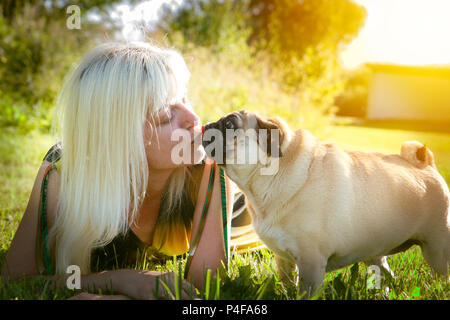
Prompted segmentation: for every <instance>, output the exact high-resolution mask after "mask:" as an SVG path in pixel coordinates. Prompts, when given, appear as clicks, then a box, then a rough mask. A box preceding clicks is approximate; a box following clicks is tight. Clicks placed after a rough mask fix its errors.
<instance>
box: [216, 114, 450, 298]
mask: <svg viewBox="0 0 450 320" xmlns="http://www.w3.org/2000/svg"><path fill="white" fill-rule="evenodd" d="M234 114H235V115H238V116H239V118H240V120H241V121H240V127H241V128H242V129H244V130H245V129H249V127H248V126H250V125H251V126H255V123H257V124H259V126H261V124H262V125H263V126H264V124H267V123H270V124H274V125H275V128H277V129H278V130H279V131H280V136H281V137H282V139H281V146H280V151H281V154H282V156H281V157H280V158H279V159H277V160H278V161H279V170H278V172H277V173H276V174H274V175H260V174H258V173H255V172H257V171H255V170H254V169H255V166H261V164H251V165H242V164H225V165H224V168H225V171H226V173H227V175H228V176H229V177H230V178H231V179H232V180H233V181H234V182H235V183H236V184H237V185H238V186H239V188H240V189H241V190H242V191H243V192H244V193H245V195H246V197H247V199H248V200H249V209H250V212H251V214H252V219H253V227H254V229H255V231H256V233H257V234H258V236H259V237H260V238H261V240H263V241H264V243H265V244H266V245H267V247H268V248H270V249H271V250H272V251H274V253H275V255H276V260H277V264H278V267H279V271H280V275H281V276H282V278H284V279H285V280H286V279H291V280H292V278H291V275H292V270H293V268H295V265H297V267H298V269H299V275H300V276H299V279H298V284H299V285H300V290H301V291H306V292H308V294H311V293H312V292H314V291H315V290H316V289H317V288H318V287H319V286H320V284H321V282H322V281H323V278H324V274H325V272H327V271H332V270H335V269H338V268H341V267H344V266H347V265H350V264H353V263H356V262H359V261H369V263H371V264H377V265H379V266H383V267H385V268H386V269H388V270H389V266H388V265H387V262H386V258H385V256H386V255H388V254H392V253H395V252H398V251H401V250H405V249H407V248H408V247H409V246H410V245H412V244H420V246H421V248H422V252H423V255H424V257H425V259H426V261H427V262H428V263H429V265H430V266H431V267H432V269H433V270H434V271H436V272H437V273H439V274H441V275H445V276H448V272H449V269H448V268H449V261H450V217H449V189H448V186H447V184H446V182H445V180H444V179H443V178H442V176H441V175H440V174H439V172H438V171H437V170H436V166H435V164H434V158H433V154H432V152H431V151H430V150H429V149H428V148H426V147H424V146H423V145H422V144H421V143H419V142H416V141H412V142H411V141H410V142H405V143H404V144H403V145H402V149H401V154H400V155H385V154H381V153H368V152H356V151H346V150H343V149H341V148H339V147H338V146H336V145H335V144H329V143H321V142H320V141H319V140H318V139H317V138H316V137H314V136H313V135H312V134H311V133H309V132H308V131H306V130H302V129H300V130H297V131H295V132H294V131H292V130H291V129H290V128H289V127H288V126H287V125H286V123H285V122H284V121H283V120H281V119H279V118H270V119H267V118H264V117H261V116H259V115H257V114H254V113H252V112H246V111H240V112H234ZM222 119H225V117H224V118H222ZM255 119H256V120H257V121H255ZM219 121H222V120H219ZM257 126H258V125H257ZM254 129H258V128H256V127H254ZM227 143H228V142H227ZM240 147H242V146H240ZM424 148H425V149H424ZM419 158H420V159H422V160H420V159H419ZM389 271H390V270H389Z"/></svg>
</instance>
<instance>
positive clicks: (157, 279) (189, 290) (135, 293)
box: [113, 270, 197, 300]
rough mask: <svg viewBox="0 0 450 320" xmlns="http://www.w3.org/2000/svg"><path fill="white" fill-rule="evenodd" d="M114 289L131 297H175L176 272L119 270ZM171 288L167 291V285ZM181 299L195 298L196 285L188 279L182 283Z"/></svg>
mask: <svg viewBox="0 0 450 320" xmlns="http://www.w3.org/2000/svg"><path fill="white" fill-rule="evenodd" d="M114 272H115V273H116V275H117V279H116V281H115V283H113V289H114V291H115V292H117V293H119V294H122V295H126V296H127V297H129V298H131V299H141V300H147V299H161V298H165V297H168V298H169V299H175V292H176V291H175V276H176V275H175V274H174V273H172V272H158V271H146V270H117V271H114ZM164 284H165V285H166V286H167V288H168V289H169V290H170V293H169V292H167V289H166V288H165V285H164ZM180 287H181V292H180V298H181V299H195V298H196V296H197V295H196V293H195V287H194V286H193V285H192V284H190V283H189V282H188V281H186V280H183V281H182V283H181V286H180ZM156 289H158V291H157V292H156Z"/></svg>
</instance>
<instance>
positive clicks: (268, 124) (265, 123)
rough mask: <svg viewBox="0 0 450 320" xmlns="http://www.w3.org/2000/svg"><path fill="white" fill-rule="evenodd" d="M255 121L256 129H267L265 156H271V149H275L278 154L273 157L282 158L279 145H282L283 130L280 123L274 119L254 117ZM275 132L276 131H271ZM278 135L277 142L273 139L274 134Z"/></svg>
mask: <svg viewBox="0 0 450 320" xmlns="http://www.w3.org/2000/svg"><path fill="white" fill-rule="evenodd" d="M256 121H257V124H258V129H267V144H266V146H267V154H268V156H269V157H270V156H272V153H273V152H272V150H273V148H275V147H277V149H278V154H274V155H273V156H276V157H282V156H283V154H282V152H281V144H282V143H283V138H284V128H283V126H282V125H281V123H280V122H279V121H278V120H277V119H276V118H267V119H264V118H263V117H261V116H259V115H256ZM273 130H276V131H273ZM277 133H278V141H276V138H275V137H274V134H277ZM275 144H278V145H275Z"/></svg>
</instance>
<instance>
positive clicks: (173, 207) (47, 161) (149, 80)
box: [2, 42, 233, 299]
mask: <svg viewBox="0 0 450 320" xmlns="http://www.w3.org/2000/svg"><path fill="white" fill-rule="evenodd" d="M189 76H190V74H189V71H188V69H187V67H186V64H185V62H184V60H183V58H182V57H181V56H180V55H179V54H178V53H176V52H175V51H172V50H167V49H161V48H158V47H155V46H152V45H150V44H147V43H142V42H134V43H106V44H102V45H100V46H98V47H97V48H95V49H93V50H92V51H90V52H89V53H88V54H87V55H86V56H85V57H84V58H83V59H82V61H81V63H80V64H79V66H78V67H77V68H76V69H75V71H74V72H73V73H72V74H71V75H70V77H69V78H68V79H67V80H66V82H65V84H64V86H63V89H62V92H61V95H60V97H59V100H58V111H59V112H58V114H59V117H57V118H56V122H55V123H56V124H57V125H58V126H57V129H59V130H58V132H59V137H58V139H59V141H61V144H57V145H55V146H54V147H53V148H52V149H51V150H50V151H49V152H48V153H47V155H46V156H45V158H44V161H43V163H42V165H41V167H40V169H39V172H38V174H37V177H36V180H35V183H34V186H33V189H32V192H31V196H30V200H29V203H28V206H27V209H26V211H25V214H24V216H23V218H22V221H21V223H20V225H19V228H18V230H17V232H16V234H15V236H14V239H13V241H12V243H11V246H10V249H9V252H8V255H7V259H6V263H5V265H4V266H3V269H2V275H3V277H5V278H7V279H12V280H17V279H20V278H23V277H32V276H36V275H39V274H44V275H45V277H46V278H47V279H50V280H52V281H53V282H54V283H55V285H56V281H57V280H58V279H61V277H62V279H63V281H61V284H60V285H61V286H64V285H65V283H66V281H65V277H67V275H66V271H67V267H68V266H70V265H77V266H79V267H80V269H81V274H82V276H81V286H82V290H83V291H89V290H91V289H92V288H93V287H94V286H95V288H96V289H97V290H98V289H102V292H105V291H107V290H108V289H113V290H114V292H115V293H118V295H117V296H111V297H109V298H124V297H130V298H138V299H148V298H156V297H155V296H154V290H155V287H156V282H157V279H158V277H161V276H164V278H165V279H166V281H168V282H169V285H173V281H174V279H173V278H174V275H173V274H171V273H164V274H162V273H160V272H153V271H142V270H128V269H123V268H120V266H122V265H127V264H129V263H130V262H131V263H132V262H134V261H135V260H136V255H137V253H138V252H140V253H144V252H145V253H146V254H150V255H152V254H153V255H155V256H164V255H166V256H172V255H179V254H183V253H186V252H190V255H189V258H188V263H187V266H186V268H187V271H188V272H187V280H188V281H191V282H193V284H194V285H195V286H196V287H197V288H201V287H202V281H203V272H204V270H205V268H210V269H211V270H212V271H214V270H216V268H218V267H220V266H221V265H222V262H224V263H226V262H227V261H226V260H227V255H228V250H227V242H228V239H229V238H230V232H227V230H228V229H230V223H231V214H232V209H233V208H232V207H233V205H232V204H233V193H232V191H231V188H230V186H231V185H230V182H229V181H228V179H227V178H226V177H225V176H223V172H221V171H220V169H219V168H218V166H217V165H216V164H215V163H212V162H211V161H210V160H209V159H207V158H205V153H204V150H203V147H202V146H201V143H200V144H199V143H191V141H187V139H182V140H181V142H179V141H172V139H171V138H172V134H173V133H174V132H175V131H177V132H181V133H182V134H184V135H188V136H191V137H194V136H195V137H198V135H201V125H200V119H199V118H198V116H197V115H196V114H195V112H194V111H193V109H192V107H191V105H190V103H189V100H188V99H187V96H186V86H187V82H188V79H189ZM179 143H181V144H182V145H181V146H182V147H183V148H182V150H184V151H183V153H184V152H186V154H183V157H184V159H186V157H187V158H188V159H190V161H189V162H188V163H186V162H185V163H181V164H180V163H179V162H178V161H174V159H173V158H174V156H173V155H172V151H173V149H174V147H175V146H176V145H178V146H180V145H179ZM183 144H184V145H183ZM221 173H222V178H221V176H220V175H221ZM221 191H222V194H223V195H224V196H225V195H226V199H225V200H224V201H223V202H222V196H221ZM223 204H226V206H224V205H223ZM194 251H195V254H194ZM35 257H36V258H35ZM94 271H95V272H94ZM159 288H162V286H159ZM191 289H192V288H190V285H189V283H188V282H187V281H185V282H184V283H183V297H184V298H188V297H189V294H190V292H191V291H192V290H191ZM161 292H162V290H160V293H161ZM160 293H159V294H160ZM157 294H158V293H157ZM81 296H82V297H83V298H98V296H96V295H91V294H83V295H81Z"/></svg>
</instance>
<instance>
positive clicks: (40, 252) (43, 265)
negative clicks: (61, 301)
mask: <svg viewBox="0 0 450 320" xmlns="http://www.w3.org/2000/svg"><path fill="white" fill-rule="evenodd" d="M53 169H55V167H54V165H53V164H50V165H49V166H48V167H47V169H46V170H45V173H44V179H43V180H42V185H41V196H40V201H39V213H38V234H37V241H36V262H37V266H38V269H39V273H41V274H42V273H44V274H47V275H49V274H53V266H52V260H51V256H50V252H49V249H48V244H47V237H48V230H47V184H48V175H49V173H50V171H51V170H53ZM42 260H43V261H42Z"/></svg>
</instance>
